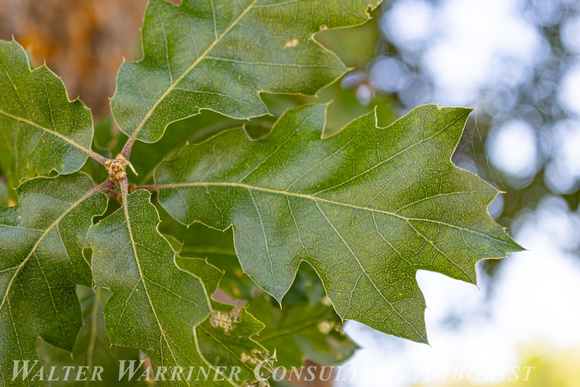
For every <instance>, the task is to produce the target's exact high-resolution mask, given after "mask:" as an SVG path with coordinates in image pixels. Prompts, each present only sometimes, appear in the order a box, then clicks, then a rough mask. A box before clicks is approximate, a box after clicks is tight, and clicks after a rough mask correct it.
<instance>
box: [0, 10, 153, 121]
mask: <svg viewBox="0 0 580 387" xmlns="http://www.w3.org/2000/svg"><path fill="white" fill-rule="evenodd" d="M146 4H147V1H146V0H99V1H96V0H74V1H70V0H42V1H38V0H0V38H1V39H4V40H10V39H12V36H14V38H15V39H16V40H17V41H18V42H19V43H20V44H21V45H22V46H23V47H24V48H25V49H27V50H28V51H29V52H30V53H31V54H32V57H33V58H34V62H35V65H36V66H38V65H41V64H43V63H44V62H45V61H46V64H47V65H48V67H49V68H50V69H51V70H53V71H54V72H55V73H56V74H57V75H59V76H61V77H62V79H63V81H64V83H65V85H66V87H67V90H68V93H69V98H71V99H75V98H77V97H80V98H81V100H82V101H83V102H85V103H86V104H87V105H88V106H89V107H90V108H91V109H92V110H93V114H94V115H95V116H96V117H100V116H102V115H104V114H106V113H108V111H109V100H108V98H110V97H111V96H112V95H113V93H114V91H115V78H116V73H117V70H118V68H119V66H120V65H121V63H122V61H123V57H125V58H126V59H127V60H135V59H138V57H140V54H139V36H140V32H139V31H140V27H141V24H142V21H143V13H144V11H145V6H146Z"/></svg>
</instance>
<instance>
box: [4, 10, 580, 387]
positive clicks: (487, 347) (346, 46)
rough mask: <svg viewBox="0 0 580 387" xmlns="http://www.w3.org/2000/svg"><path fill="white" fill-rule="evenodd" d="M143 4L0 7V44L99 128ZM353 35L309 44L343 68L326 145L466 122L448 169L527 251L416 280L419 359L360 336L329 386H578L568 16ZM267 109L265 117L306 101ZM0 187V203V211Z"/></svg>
mask: <svg viewBox="0 0 580 387" xmlns="http://www.w3.org/2000/svg"><path fill="white" fill-rule="evenodd" d="M145 6H146V1H145V0H99V1H98V2H96V1H94V0H75V1H73V2H71V1H67V0H43V1H34V0H0V38H2V39H11V38H12V36H14V37H15V38H16V39H17V40H18V41H19V42H20V43H21V44H22V45H23V46H24V47H25V48H26V49H27V50H28V51H29V52H30V54H31V56H32V57H33V58H34V61H35V63H36V64H42V63H43V62H44V61H46V63H47V64H48V66H49V67H50V68H51V69H52V70H53V71H55V72H56V73H57V74H59V75H61V76H62V77H63V80H64V83H65V84H66V86H67V89H68V91H69V96H70V97H71V98H76V97H77V96H80V97H81V99H82V100H83V101H84V102H85V103H86V104H87V105H88V106H89V107H91V108H92V109H93V112H94V114H95V116H96V117H97V118H103V119H106V117H107V114H108V98H109V97H111V96H112V94H113V92H114V88H115V76H116V71H117V69H118V67H119V66H120V64H121V63H122V61H123V58H126V59H127V60H136V59H138V58H139V57H140V44H139V35H140V32H139V28H140V25H141V23H142V17H143V13H144V10H145ZM373 16H374V19H373V20H372V21H371V22H370V23H367V24H366V25H364V26H361V27H357V28H354V29H347V30H339V31H324V32H322V33H320V34H318V35H317V36H316V39H317V40H319V41H320V42H321V43H322V44H324V45H325V46H327V47H329V48H331V49H332V50H334V51H336V52H337V53H338V55H339V56H340V57H341V58H342V59H343V61H344V62H345V63H346V64H347V65H348V66H350V67H354V68H355V69H354V70H353V71H352V72H351V73H349V74H348V75H346V76H345V77H344V78H343V79H342V80H341V81H339V82H338V83H336V84H335V85H333V86H331V87H329V88H327V89H325V90H324V91H323V92H321V93H320V95H319V98H320V99H319V100H318V101H320V100H334V103H333V104H332V105H331V108H330V113H329V114H330V120H329V128H328V129H329V130H330V131H337V130H339V129H340V128H341V127H342V126H343V125H344V124H346V123H347V122H349V121H350V120H352V119H354V118H355V117H357V116H359V115H361V114H363V113H365V112H368V111H370V110H371V109H373V108H374V106H375V105H378V106H379V108H378V114H379V124H381V125H382V126H386V125H388V124H389V123H390V122H392V121H393V120H394V119H396V118H397V117H398V116H400V115H402V114H404V113H406V112H407V111H408V110H410V109H411V108H413V107H415V106H417V105H419V104H424V103H438V104H440V105H441V106H469V107H478V108H477V109H476V110H475V112H474V113H473V114H472V115H471V117H470V121H469V123H468V125H467V128H466V130H465V134H464V136H463V138H462V141H461V143H460V145H459V146H458V149H457V151H456V153H455V155H454V156H453V161H454V162H455V163H456V164H457V165H459V166H461V167H462V168H465V169H467V170H470V171H472V172H474V173H477V174H478V175H479V176H481V177H482V178H484V179H485V180H487V181H488V182H490V183H492V184H494V185H495V186H496V187H498V188H499V189H501V190H502V192H503V193H502V194H501V195H499V196H498V197H497V199H496V200H495V201H494V202H493V203H492V204H491V205H490V207H489V212H490V214H491V215H492V216H493V217H494V218H495V219H496V220H497V221H498V222H499V223H500V224H502V225H503V226H505V227H507V228H508V231H509V233H510V234H511V235H512V236H513V237H514V239H515V240H516V241H517V242H518V243H519V244H520V245H522V246H523V247H525V248H526V249H527V250H528V251H526V252H523V253H518V254H512V255H511V256H510V258H509V259H505V260H500V261H484V262H480V263H479V266H478V273H479V288H477V287H475V286H471V285H468V284H465V283H462V282H460V281H455V280H452V279H450V278H447V277H444V276H442V275H439V274H436V273H430V272H419V273H418V276H417V278H418V280H419V284H420V286H421V289H422V290H423V292H424V294H425V298H426V301H427V306H428V308H429V309H428V310H427V314H426V318H427V330H428V334H429V339H430V343H431V346H426V345H421V344H416V343H411V342H408V341H405V340H400V339H397V338H393V337H390V336H387V335H383V334H381V333H379V332H376V331H373V330H372V329H370V328H368V327H366V326H364V325H362V324H358V323H354V322H349V323H347V325H346V327H345V330H346V331H347V333H348V334H349V335H350V336H351V338H352V339H353V340H354V341H355V342H356V343H357V344H358V345H359V346H360V347H361V349H360V350H359V351H358V352H357V353H356V354H355V355H354V357H353V358H352V359H351V360H350V361H349V362H348V363H347V364H346V365H345V366H344V368H343V370H342V371H341V377H340V379H341V380H339V381H336V382H335V384H336V385H339V386H476V385H489V386H504V385H505V386H507V385H509V386H512V385H514V386H519V385H523V386H530V387H531V386H564V387H567V386H579V385H580V329H579V327H580V259H579V258H580V209H579V201H580V2H578V1H575V0H551V1H542V0H390V1H389V0H385V1H384V3H383V5H381V6H380V7H379V8H378V9H377V10H376V11H375V12H373ZM264 99H265V100H266V101H267V103H268V104H269V106H270V108H271V111H272V112H274V113H275V114H279V113H281V112H282V111H283V110H284V109H286V108H287V107H289V106H292V105H296V104H300V103H305V102H310V101H313V100H314V99H313V98H308V97H301V96H292V97H284V96H270V95H265V96H264ZM3 191H4V192H7V191H8V187H7V184H6V182H5V181H2V177H1V176H0V204H1V205H5V203H2V201H8V197H9V196H8V194H7V193H2V192H3Z"/></svg>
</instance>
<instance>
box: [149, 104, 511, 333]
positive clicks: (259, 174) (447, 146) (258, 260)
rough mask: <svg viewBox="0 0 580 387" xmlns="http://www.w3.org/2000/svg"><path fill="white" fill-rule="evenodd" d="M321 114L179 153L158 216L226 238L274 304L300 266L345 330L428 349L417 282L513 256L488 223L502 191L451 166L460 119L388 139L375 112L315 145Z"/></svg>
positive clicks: (424, 113) (439, 115) (423, 122)
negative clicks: (360, 328)
mask: <svg viewBox="0 0 580 387" xmlns="http://www.w3.org/2000/svg"><path fill="white" fill-rule="evenodd" d="M325 109H326V106H325V105H311V106H303V107H300V108H297V109H294V110H290V111H288V112H287V113H286V114H285V115H284V116H282V117H281V118H280V120H279V121H278V123H277V124H276V125H275V127H274V129H273V130H272V133H271V135H270V136H268V137H267V138H266V139H264V140H261V141H249V140H248V138H247V136H246V135H245V133H244V131H243V130H241V129H238V130H230V131H227V132H224V133H222V134H219V135H217V136H216V137H214V138H212V139H210V140H208V141H206V142H204V143H202V144H199V145H188V146H186V147H185V148H184V149H183V150H182V151H181V153H180V154H179V155H178V156H177V157H176V158H175V159H173V160H170V161H166V162H164V163H162V164H161V165H160V166H159V168H158V169H157V170H156V173H155V181H156V183H157V185H156V186H153V187H154V188H156V189H158V190H159V202H160V203H161V204H162V206H163V207H164V208H165V209H166V210H167V211H168V212H169V214H171V215H172V216H173V217H174V218H175V219H177V220H179V221H180V222H182V223H185V224H191V223H193V222H201V223H203V224H205V225H207V226H210V227H213V228H216V229H219V230H225V229H227V228H228V227H230V226H231V225H233V231H234V243H235V247H236V252H237V255H238V258H239V259H240V262H241V264H242V268H243V269H244V271H245V272H246V273H247V274H248V275H249V276H250V277H251V278H252V279H253V280H254V281H255V282H256V283H257V284H258V285H259V286H261V287H262V288H263V289H264V290H265V291H267V292H268V293H269V294H271V295H273V296H274V297H275V298H276V299H277V300H279V301H281V300H282V298H283V297H284V294H286V292H287V291H288V289H289V288H290V286H291V284H292V282H293V280H294V276H295V274H296V271H297V269H298V266H299V265H300V262H301V261H303V260H304V261H307V262H308V263H309V264H310V265H311V266H312V267H313V268H314V269H315V270H316V272H317V273H318V275H319V276H320V278H321V279H322V282H323V284H324V286H325V288H326V291H327V295H328V297H329V298H330V300H331V301H332V304H333V305H334V308H335V310H336V311H337V313H338V314H339V315H340V316H341V317H342V318H343V319H352V320H357V321H360V322H363V323H365V324H367V325H369V326H371V327H373V328H375V329H378V330H380V331H382V332H385V333H389V334H393V335H396V336H400V337H404V338H408V339H411V340H415V341H419V342H427V337H426V332H425V322H424V310H425V302H424V298H423V295H422V293H421V291H420V289H419V287H418V285H417V281H416V278H415V275H416V272H417V270H421V269H423V270H431V271H436V272H440V273H443V274H446V275H448V276H450V277H453V278H457V279H461V280H464V281H468V282H472V283H475V281H476V279H475V263H476V262H477V261H479V260H481V259H484V258H501V257H504V256H505V255H506V253H508V252H512V251H518V250H520V249H521V248H520V247H519V246H518V245H517V244H516V243H515V242H513V241H512V240H511V239H510V238H509V237H508V235H507V234H506V233H505V231H504V229H503V228H502V227H500V226H499V225H498V224H496V223H495V222H494V221H493V219H492V218H491V217H490V216H489V214H488V213H487V211H486V207H487V205H488V204H489V203H490V202H491V201H492V200H493V198H494V197H495V196H496V195H497V193H498V191H497V190H496V189H495V188H494V187H493V186H491V185H490V184H488V183H486V182H484V181H483V180H481V179H479V178H478V177H477V176H475V175H473V174H471V173H470V172H467V171H465V170H462V169H460V168H458V167H456V166H454V165H453V164H452V163H451V155H452V153H453V151H454V149H455V146H456V145H457V143H458V141H459V138H460V137H461V133H462V130H463V126H464V124H465V121H466V119H467V117H468V115H469V113H470V111H471V110H470V109H464V108H444V109H440V108H438V107H437V106H433V105H425V106H420V107H418V108H416V109H414V110H413V111H411V112H410V113H409V114H407V115H406V116H404V117H403V118H401V119H399V120H397V121H396V122H395V123H393V124H392V125H391V126H389V127H387V128H378V127H377V125H376V115H375V112H371V113H369V114H367V115H365V116H363V117H361V118H359V119H356V120H355V121H353V122H352V123H350V124H349V125H347V126H346V127H345V128H344V129H343V130H342V131H340V132H339V133H337V134H335V135H333V136H331V137H329V138H323V137H324V136H322V133H323V130H324V123H325Z"/></svg>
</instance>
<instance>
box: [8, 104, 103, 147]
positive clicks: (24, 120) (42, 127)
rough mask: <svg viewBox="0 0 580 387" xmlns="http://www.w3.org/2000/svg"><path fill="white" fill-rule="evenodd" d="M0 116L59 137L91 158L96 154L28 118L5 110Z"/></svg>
mask: <svg viewBox="0 0 580 387" xmlns="http://www.w3.org/2000/svg"><path fill="white" fill-rule="evenodd" d="M0 114H2V115H3V116H6V117H8V118H10V119H13V120H16V121H19V122H23V123H25V124H27V125H30V126H34V127H35V128H37V129H40V130H43V131H45V132H46V133H49V134H52V135H53V136H55V137H58V138H59V139H61V140H63V141H65V142H67V143H68V144H70V145H72V146H74V147H75V148H77V149H79V150H81V151H83V152H84V153H86V154H87V155H89V156H91V155H93V154H94V152H93V151H91V150H89V149H88V148H85V147H84V146H82V145H80V144H78V143H76V142H74V141H73V140H71V139H69V138H67V137H65V136H63V135H62V134H60V133H58V132H55V131H53V130H50V129H48V128H45V127H44V126H41V125H39V124H37V123H35V122H32V121H31V120H28V119H26V118H22V117H18V116H15V115H12V114H10V113H8V112H5V111H4V110H2V109H0Z"/></svg>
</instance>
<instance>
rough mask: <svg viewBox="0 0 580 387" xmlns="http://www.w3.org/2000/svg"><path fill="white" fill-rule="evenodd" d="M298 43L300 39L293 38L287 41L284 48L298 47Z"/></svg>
mask: <svg viewBox="0 0 580 387" xmlns="http://www.w3.org/2000/svg"><path fill="white" fill-rule="evenodd" d="M297 45H298V39H292V40H289V41H287V42H286V44H285V45H284V48H288V47H296V46H297Z"/></svg>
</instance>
